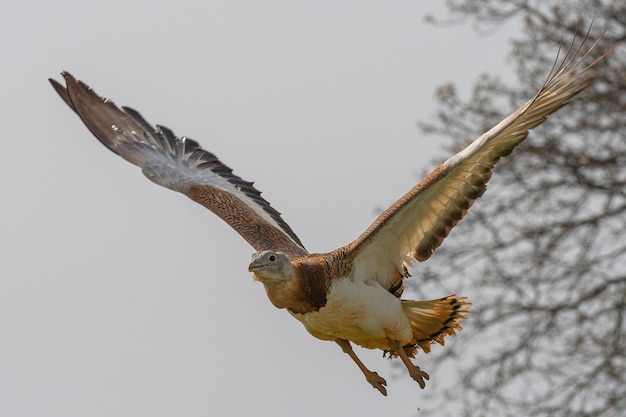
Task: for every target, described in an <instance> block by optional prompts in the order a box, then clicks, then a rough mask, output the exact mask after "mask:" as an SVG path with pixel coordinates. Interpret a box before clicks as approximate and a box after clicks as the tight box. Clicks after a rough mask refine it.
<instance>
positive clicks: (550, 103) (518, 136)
mask: <svg viewBox="0 0 626 417" xmlns="http://www.w3.org/2000/svg"><path fill="white" fill-rule="evenodd" d="M583 43H584V41H583ZM596 44H597V42H596ZM596 44H594V45H593V46H592V47H591V48H590V49H589V50H588V51H587V52H586V53H585V54H581V48H582V43H581V45H580V46H579V47H578V48H575V47H574V46H573V44H572V46H570V48H569V50H568V51H567V53H566V54H565V56H564V58H563V59H562V60H561V61H560V63H559V65H555V67H554V68H553V70H552V71H551V73H550V75H549V76H548V78H547V80H546V81H545V83H544V85H543V86H542V87H541V89H540V90H539V92H538V93H537V94H536V95H535V97H533V98H532V99H531V100H529V101H528V102H527V103H526V104H524V105H523V106H522V107H520V108H519V109H517V110H516V111H515V112H513V113H512V114H511V115H509V116H508V117H506V118H505V119H504V120H502V121H501V122H500V123H498V124H497V125H496V126H495V127H493V128H492V129H491V130H489V131H488V132H486V133H484V134H483V135H481V136H480V137H479V138H478V139H476V140H475V141H474V142H473V143H472V144H470V145H469V146H468V147H467V148H465V149H464V150H463V151H461V152H459V153H458V154H456V155H455V156H453V157H452V158H450V159H448V160H447V161H445V162H444V163H443V164H441V165H440V166H438V167H437V168H436V169H435V170H434V171H433V172H431V173H430V174H429V175H428V176H427V177H426V178H424V179H423V180H422V181H421V182H419V183H418V184H417V185H416V186H414V187H413V188H412V189H411V190H410V191H409V192H408V193H407V194H405V195H404V196H403V197H402V198H401V199H400V200H398V201H397V202H396V203H395V204H393V205H392V206H391V207H389V208H388V209H387V210H385V211H384V212H383V213H382V214H381V215H380V216H379V217H378V218H377V219H376V221H374V223H373V224H372V225H371V226H370V227H369V228H368V229H367V230H366V231H365V232H364V233H363V234H362V235H361V236H360V237H359V238H358V239H356V240H355V241H354V242H352V243H350V244H348V245H346V246H345V247H343V248H341V249H340V251H341V252H343V253H344V254H345V256H347V258H348V259H351V260H352V261H353V262H352V268H353V270H352V273H353V274H354V276H364V277H371V278H374V279H376V280H377V281H378V282H380V283H381V285H383V286H385V288H387V289H389V290H390V291H391V292H393V293H395V294H399V293H401V291H402V279H403V278H404V277H406V276H407V275H408V274H407V268H408V267H409V266H410V265H411V264H412V262H413V259H417V260H418V261H425V260H427V259H428V258H429V257H430V256H431V254H432V253H433V251H434V250H435V249H436V248H437V247H438V246H439V245H440V244H441V242H442V241H443V240H444V239H445V237H446V236H448V233H450V230H451V229H452V228H453V227H454V226H455V225H456V224H457V223H458V222H459V221H460V220H461V219H462V218H463V216H464V215H465V213H466V212H467V210H468V209H469V208H470V206H471V205H472V203H473V202H474V200H476V199H477V198H479V197H480V196H481V195H482V194H483V192H484V191H485V188H486V183H487V181H489V179H490V178H491V172H492V169H493V167H494V165H495V164H496V163H497V162H498V160H499V159H500V158H501V157H503V156H506V155H508V154H509V153H511V151H512V150H513V148H515V146H517V145H518V144H519V143H520V142H522V141H523V140H524V139H526V136H527V135H528V131H529V130H530V129H532V128H534V127H536V126H538V125H539V124H541V123H543V122H544V121H545V120H546V118H547V117H548V115H550V114H551V113H553V112H554V111H556V110H558V109H559V108H561V107H562V106H563V105H565V104H566V103H567V102H568V100H570V99H571V98H572V97H574V96H575V95H576V94H578V93H579V92H580V91H582V90H583V89H585V88H586V87H587V86H589V84H590V83H591V82H592V80H593V76H591V75H589V73H588V71H589V70H590V68H591V67H593V66H594V65H595V64H596V63H597V62H598V61H600V60H601V59H602V58H604V56H606V54H608V53H609V52H610V50H609V51H608V52H607V53H605V54H603V55H602V56H601V57H599V58H598V59H596V60H595V61H593V62H592V63H591V64H589V65H588V66H586V67H584V68H582V69H580V70H579V68H580V67H582V64H581V62H582V61H583V60H584V59H585V58H587V56H588V55H589V53H590V51H591V50H592V49H593V48H594V47H595V45H596ZM580 55H582V56H580Z"/></svg>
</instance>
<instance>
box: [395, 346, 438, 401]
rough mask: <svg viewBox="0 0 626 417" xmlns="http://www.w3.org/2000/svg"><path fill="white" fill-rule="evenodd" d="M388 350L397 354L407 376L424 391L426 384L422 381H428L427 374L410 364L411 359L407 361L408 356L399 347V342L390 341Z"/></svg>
mask: <svg viewBox="0 0 626 417" xmlns="http://www.w3.org/2000/svg"><path fill="white" fill-rule="evenodd" d="M389 348H390V349H391V350H392V351H394V352H395V353H397V354H398V356H399V357H400V359H401V360H402V362H403V363H404V366H406V369H408V370H409V375H411V378H413V379H414V380H415V381H417V383H418V384H420V388H422V389H424V387H425V386H426V382H425V381H424V379H427V380H428V379H429V378H430V377H429V376H428V374H427V373H426V372H424V371H422V370H421V369H420V367H419V366H417V365H415V364H413V363H412V362H411V359H409V355H407V354H406V352H405V351H404V349H403V348H402V346H400V342H398V341H397V340H390V341H389Z"/></svg>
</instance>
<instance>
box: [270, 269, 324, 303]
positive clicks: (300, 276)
mask: <svg viewBox="0 0 626 417" xmlns="http://www.w3.org/2000/svg"><path fill="white" fill-rule="evenodd" d="M293 266H294V277H293V279H290V280H287V281H282V280H281V281H276V280H263V281H262V282H263V285H264V286H265V291H266V293H267V297H268V298H269V299H270V301H271V302H272V304H273V305H274V306H275V307H277V308H286V309H288V310H289V311H291V312H292V313H300V314H305V313H310V312H313V311H317V310H319V309H320V308H322V307H323V306H324V305H325V304H326V294H327V291H328V286H329V279H328V277H327V274H326V272H325V268H324V266H323V264H322V263H316V262H306V261H305V262H294V263H293Z"/></svg>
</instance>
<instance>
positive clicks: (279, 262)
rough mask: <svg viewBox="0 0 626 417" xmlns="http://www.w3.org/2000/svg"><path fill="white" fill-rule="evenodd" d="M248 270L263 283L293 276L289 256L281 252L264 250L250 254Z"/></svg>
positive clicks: (276, 282)
mask: <svg viewBox="0 0 626 417" xmlns="http://www.w3.org/2000/svg"><path fill="white" fill-rule="evenodd" d="M248 271H250V272H252V273H253V274H254V278H255V279H256V280H259V281H261V282H262V283H264V284H279V283H285V282H286V281H291V280H293V279H294V278H295V273H294V269H293V265H291V261H290V260H289V257H288V256H287V255H285V254H284V253H282V252H274V251H271V250H264V251H260V252H256V253H255V254H253V255H252V262H250V265H249V266H248Z"/></svg>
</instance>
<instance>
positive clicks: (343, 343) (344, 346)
mask: <svg viewBox="0 0 626 417" xmlns="http://www.w3.org/2000/svg"><path fill="white" fill-rule="evenodd" d="M335 342H337V344H338V345H339V347H341V350H343V351H344V352H345V353H347V354H348V356H350V357H351V358H352V360H353V361H354V363H356V366H358V367H359V369H360V370H361V372H363V375H365V379H366V380H367V382H369V383H370V384H371V385H372V386H373V387H374V388H376V389H377V390H378V391H380V393H381V394H383V395H385V396H386V395H387V389H386V388H385V387H384V385H387V381H385V379H384V378H383V377H381V376H379V375H378V374H377V373H376V372H373V371H370V370H369V369H367V368H366V367H365V365H363V362H361V359H359V358H358V356H356V353H354V351H353V350H352V346H350V342H348V341H347V340H344V339H336V340H335Z"/></svg>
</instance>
